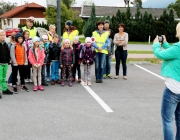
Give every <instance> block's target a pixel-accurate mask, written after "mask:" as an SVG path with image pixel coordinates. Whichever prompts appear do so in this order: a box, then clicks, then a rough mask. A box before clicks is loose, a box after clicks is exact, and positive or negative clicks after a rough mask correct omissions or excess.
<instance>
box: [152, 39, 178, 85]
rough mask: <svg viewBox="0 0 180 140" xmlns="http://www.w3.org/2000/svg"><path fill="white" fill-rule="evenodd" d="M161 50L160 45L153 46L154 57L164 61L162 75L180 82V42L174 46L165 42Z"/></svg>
mask: <svg viewBox="0 0 180 140" xmlns="http://www.w3.org/2000/svg"><path fill="white" fill-rule="evenodd" d="M162 47H163V48H164V50H162V49H161V48H160V43H159V42H156V43H154V44H153V51H154V55H155V56H156V57H157V58H159V59H162V60H164V61H163V64H162V68H161V74H162V75H163V76H165V77H170V78H172V79H174V80H176V81H178V82H180V41H179V42H177V43H174V44H173V45H172V46H170V45H169V43H168V42H164V43H163V45H162Z"/></svg>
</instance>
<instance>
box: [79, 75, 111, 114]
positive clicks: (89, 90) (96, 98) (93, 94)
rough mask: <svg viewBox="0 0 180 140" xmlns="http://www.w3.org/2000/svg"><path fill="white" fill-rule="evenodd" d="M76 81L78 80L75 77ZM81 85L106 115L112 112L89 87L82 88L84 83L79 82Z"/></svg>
mask: <svg viewBox="0 0 180 140" xmlns="http://www.w3.org/2000/svg"><path fill="white" fill-rule="evenodd" d="M76 79H78V77H77V75H76ZM81 85H82V86H83V87H84V88H85V89H86V90H87V91H88V92H89V93H90V94H91V96H93V97H94V99H95V100H96V101H97V102H98V103H99V104H100V105H101V106H102V108H104V110H105V111H106V112H108V113H111V112H113V110H112V109H111V108H110V107H109V106H108V105H107V104H106V103H105V102H104V101H103V100H102V99H101V98H100V97H99V96H98V95H97V94H96V93H95V92H94V91H93V90H92V89H91V88H90V87H89V86H84V81H82V82H81Z"/></svg>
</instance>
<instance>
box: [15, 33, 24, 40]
mask: <svg viewBox="0 0 180 140" xmlns="http://www.w3.org/2000/svg"><path fill="white" fill-rule="evenodd" d="M19 37H22V38H23V42H24V40H25V39H24V36H23V34H22V33H17V34H16V35H15V40H16V42H18V38H19Z"/></svg>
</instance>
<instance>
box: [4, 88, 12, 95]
mask: <svg viewBox="0 0 180 140" xmlns="http://www.w3.org/2000/svg"><path fill="white" fill-rule="evenodd" d="M3 94H7V95H12V94H13V92H12V91H10V90H9V89H7V90H6V91H3Z"/></svg>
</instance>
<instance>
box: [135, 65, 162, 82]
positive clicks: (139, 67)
mask: <svg viewBox="0 0 180 140" xmlns="http://www.w3.org/2000/svg"><path fill="white" fill-rule="evenodd" d="M134 65H135V66H136V67H138V68H140V69H142V70H144V71H146V72H148V73H150V74H152V75H154V76H156V77H158V78H160V79H162V80H165V78H163V77H162V76H159V75H158V74H155V73H153V72H151V71H149V70H147V69H145V68H143V67H141V66H139V65H137V64H134Z"/></svg>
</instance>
